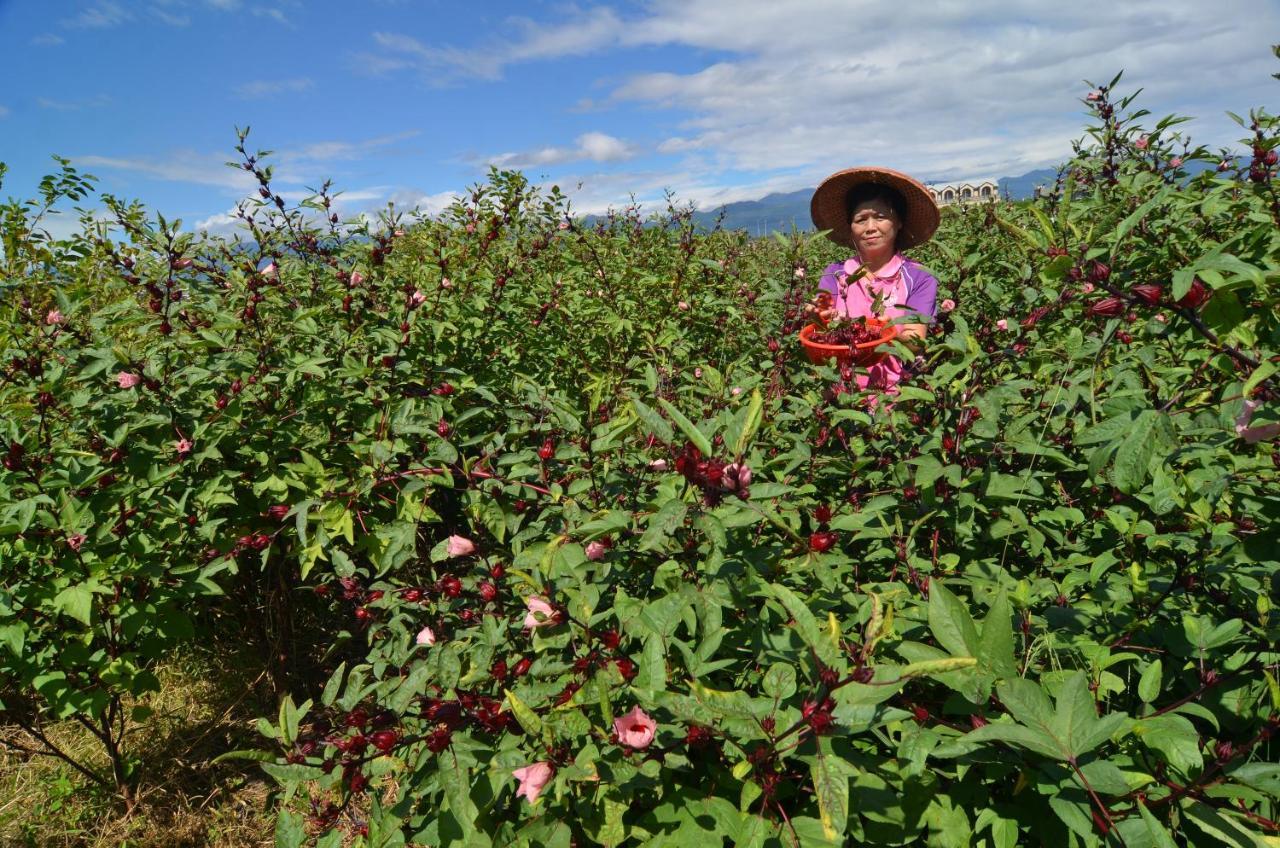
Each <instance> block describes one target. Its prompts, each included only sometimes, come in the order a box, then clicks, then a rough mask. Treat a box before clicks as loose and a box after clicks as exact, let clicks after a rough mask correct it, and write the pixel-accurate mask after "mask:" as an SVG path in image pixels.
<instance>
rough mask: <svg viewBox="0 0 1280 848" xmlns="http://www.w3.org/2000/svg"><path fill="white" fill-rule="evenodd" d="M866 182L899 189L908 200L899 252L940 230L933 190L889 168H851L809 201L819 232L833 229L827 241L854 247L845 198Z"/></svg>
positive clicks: (826, 182)
mask: <svg viewBox="0 0 1280 848" xmlns="http://www.w3.org/2000/svg"><path fill="white" fill-rule="evenodd" d="M863 183H876V184H878V185H883V186H889V187H890V188H895V189H897V190H898V193H899V194H901V195H902V197H903V199H904V200H906V201H907V215H906V218H905V219H904V220H903V221H902V229H901V230H899V231H898V239H897V245H896V247H897V249H898V250H906V249H907V248H909V247H915V246H916V245H918V244H924V243H925V242H926V241H928V240H929V239H930V238H932V237H933V233H934V231H935V230H937V229H938V220H939V217H940V216H939V213H938V204H936V203H934V201H933V197H932V196H931V195H930V194H929V190H928V189H927V188H925V187H924V186H923V185H921V184H920V183H919V182H917V181H916V180H913V179H912V178H911V177H908V176H907V175H906V174H903V173H899V172H898V171H891V170H889V169H888V168H871V167H868V168H847V169H845V170H843V171H836V172H835V173H834V174H832V175H831V176H829V177H827V178H826V179H825V180H823V181H822V184H821V185H819V186H818V188H817V189H816V190H815V191H814V192H813V200H811V201H810V202H809V214H810V215H811V216H812V217H813V225H814V226H815V227H817V228H818V229H819V230H830V231H831V232H830V233H828V234H827V238H829V239H831V240H832V241H834V242H835V243H836V244H843V245H846V246H848V247H853V235H852V234H851V233H850V232H849V212H848V211H847V210H846V209H845V200H844V199H845V197H846V196H847V195H848V194H849V190H850V189H852V188H853V187H854V186H858V185H862V184H863Z"/></svg>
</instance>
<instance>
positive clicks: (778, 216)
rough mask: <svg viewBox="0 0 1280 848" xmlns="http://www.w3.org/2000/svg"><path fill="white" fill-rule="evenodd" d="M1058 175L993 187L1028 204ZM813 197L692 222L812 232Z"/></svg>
mask: <svg viewBox="0 0 1280 848" xmlns="http://www.w3.org/2000/svg"><path fill="white" fill-rule="evenodd" d="M1057 175H1058V172H1057V171H1056V170H1055V169H1053V168H1041V169H1039V170H1036V171H1028V172H1027V173H1025V174H1023V175H1022V176H1020V177H1001V178H1000V179H999V180H997V181H996V184H997V185H999V186H1000V196H1001V197H1008V198H1009V199H1010V200H1027V199H1028V198H1030V197H1032V196H1033V194H1034V193H1035V189H1036V186H1044V187H1046V188H1048V187H1050V186H1052V185H1053V181H1054V179H1055V178H1056V177H1057ZM812 196H813V189H811V188H803V189H800V190H799V191H791V192H786V193H782V194H770V195H767V196H765V197H762V198H760V199H759V200H742V201H739V202H737V203H726V204H725V205H724V206H718V207H716V208H714V209H708V210H705V211H702V212H695V213H694V215H693V219H694V221H695V222H697V223H699V224H701V225H702V226H704V227H707V228H710V227H713V226H715V223H716V219H717V218H719V217H720V215H721V214H723V215H724V219H723V221H722V222H721V226H722V227H724V228H725V229H726V230H746V231H747V232H748V233H750V234H751V235H753V236H763V235H768V234H769V233H771V232H774V231H781V232H789V231H790V230H791V228H792V227H793V226H794V227H795V228H796V229H797V230H801V231H809V230H812V229H813V222H812V221H811V220H810V218H809V199H810V198H811V197H812Z"/></svg>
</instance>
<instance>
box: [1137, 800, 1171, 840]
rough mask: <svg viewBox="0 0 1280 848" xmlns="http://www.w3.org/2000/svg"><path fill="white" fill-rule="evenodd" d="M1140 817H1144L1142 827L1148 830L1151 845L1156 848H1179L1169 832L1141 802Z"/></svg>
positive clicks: (1139, 805) (1139, 807) (1139, 803)
mask: <svg viewBox="0 0 1280 848" xmlns="http://www.w3.org/2000/svg"><path fill="white" fill-rule="evenodd" d="M1138 815H1139V816H1141V817H1142V825H1143V827H1144V828H1145V830H1146V833H1147V836H1148V837H1150V839H1151V844H1152V845H1155V846H1156V848H1177V843H1175V842H1174V841H1173V837H1172V836H1170V835H1169V831H1167V830H1165V829H1164V826H1163V825H1161V824H1160V822H1159V821H1157V820H1156V817H1155V816H1153V815H1151V811H1150V810H1148V809H1147V805H1146V804H1143V803H1142V802H1141V801H1139V802H1138Z"/></svg>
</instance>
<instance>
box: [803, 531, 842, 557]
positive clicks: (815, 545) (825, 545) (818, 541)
mask: <svg viewBox="0 0 1280 848" xmlns="http://www.w3.org/2000/svg"><path fill="white" fill-rule="evenodd" d="M835 543H836V534H835V533H833V532H832V531H830V530H820V531H818V532H817V533H814V534H812V535H811V536H809V550H811V551H813V552H814V553H819V554H820V553H825V552H826V551H829V550H831V548H833V547H834V546H835Z"/></svg>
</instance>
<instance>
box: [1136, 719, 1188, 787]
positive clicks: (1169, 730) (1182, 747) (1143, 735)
mask: <svg viewBox="0 0 1280 848" xmlns="http://www.w3.org/2000/svg"><path fill="white" fill-rule="evenodd" d="M1133 733H1134V735H1135V736H1137V737H1138V738H1139V739H1140V740H1142V742H1143V744H1144V745H1146V746H1147V747H1149V748H1151V749H1152V750H1154V751H1158V752H1159V753H1160V754H1161V755H1162V756H1163V757H1164V759H1165V761H1166V762H1167V763H1169V765H1170V766H1172V767H1173V768H1174V769H1176V770H1177V771H1178V772H1180V773H1181V774H1182V775H1183V776H1188V775H1191V774H1194V773H1197V772H1199V771H1200V769H1201V767H1202V766H1203V765H1204V758H1203V757H1202V755H1201V754H1200V734H1199V733H1197V732H1196V728H1195V725H1193V724H1192V723H1191V722H1190V721H1188V720H1187V719H1185V718H1184V717H1182V716H1180V715H1173V714H1166V715H1160V716H1153V717H1151V718H1144V719H1142V720H1140V721H1138V722H1136V723H1135V724H1134V727H1133Z"/></svg>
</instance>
